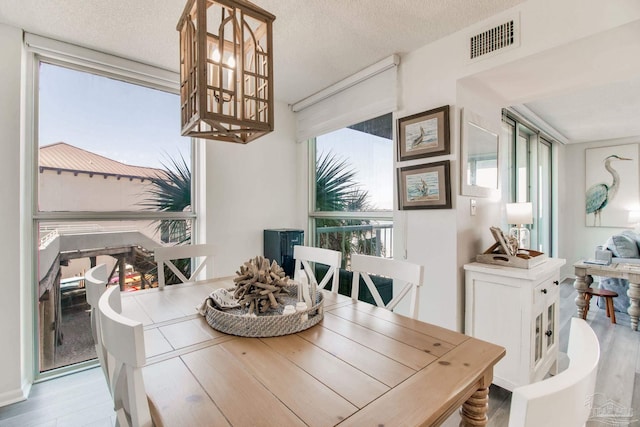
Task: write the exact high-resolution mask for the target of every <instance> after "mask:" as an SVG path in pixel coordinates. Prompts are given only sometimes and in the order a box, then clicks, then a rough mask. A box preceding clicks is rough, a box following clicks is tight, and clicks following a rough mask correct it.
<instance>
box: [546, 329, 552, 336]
mask: <svg viewBox="0 0 640 427" xmlns="http://www.w3.org/2000/svg"><path fill="white" fill-rule="evenodd" d="M544 334H545V335H546V336H548V337H550V336H551V335H553V331H552V330H551V329H549V330H548V331H547V332H545V333H544Z"/></svg>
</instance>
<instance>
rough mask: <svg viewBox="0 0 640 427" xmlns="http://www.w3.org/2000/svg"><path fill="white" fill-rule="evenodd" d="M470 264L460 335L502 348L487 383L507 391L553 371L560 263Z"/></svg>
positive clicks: (554, 261) (466, 277)
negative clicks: (521, 265)
mask: <svg viewBox="0 0 640 427" xmlns="http://www.w3.org/2000/svg"><path fill="white" fill-rule="evenodd" d="M564 264H565V260H563V259H558V258H549V259H548V260H546V261H545V262H543V263H542V264H539V265H538V266H535V267H533V268H530V269H522V268H513V267H502V266H498V265H492V264H482V263H477V262H474V263H470V264H466V265H465V266H464V269H465V334H467V335H470V336H472V337H475V338H479V339H482V340H485V341H489V342H491V343H494V344H498V345H500V346H502V347H504V348H505V349H506V350H507V354H506V356H505V357H504V358H503V359H502V360H501V361H500V362H498V364H497V365H496V367H495V369H494V372H493V382H494V384H497V385H499V386H500V387H502V388H505V389H507V390H513V389H514V388H515V387H518V386H521V385H525V384H530V383H532V382H535V381H539V380H541V379H543V378H544V376H545V375H546V374H547V373H548V372H551V373H553V374H555V373H557V361H558V336H557V333H558V320H559V319H558V316H559V307H560V303H559V295H560V292H559V288H560V286H559V285H560V283H559V280H560V267H562V266H563V265H564Z"/></svg>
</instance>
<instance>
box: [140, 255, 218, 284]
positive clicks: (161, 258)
mask: <svg viewBox="0 0 640 427" xmlns="http://www.w3.org/2000/svg"><path fill="white" fill-rule="evenodd" d="M213 253H214V248H213V245H207V244H199V245H181V246H160V247H157V248H155V249H154V251H153V257H154V259H155V261H156V264H157V266H158V288H160V290H162V289H164V286H165V275H164V266H165V265H166V266H167V267H169V268H170V269H171V271H173V273H174V274H175V275H176V276H177V277H178V279H180V281H181V282H182V283H187V282H193V281H194V280H195V279H196V278H197V277H198V275H199V274H200V272H201V271H202V269H203V268H204V267H205V265H206V264H207V260H208V259H209V258H210V257H211V258H213ZM185 258H189V259H192V260H199V264H198V267H197V268H196V269H195V270H194V271H193V273H192V274H191V275H190V276H189V277H186V276H185V275H184V274H183V273H182V271H180V269H179V268H178V267H176V265H175V264H174V261H176V260H179V259H185ZM209 264H210V268H213V266H212V265H211V262H209ZM207 273H208V275H209V276H211V275H212V274H213V272H212V271H210V270H208V271H207Z"/></svg>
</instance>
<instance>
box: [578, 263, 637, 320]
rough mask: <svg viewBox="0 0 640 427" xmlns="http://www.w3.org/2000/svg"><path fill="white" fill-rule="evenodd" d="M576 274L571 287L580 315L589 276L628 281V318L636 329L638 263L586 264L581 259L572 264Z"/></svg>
mask: <svg viewBox="0 0 640 427" xmlns="http://www.w3.org/2000/svg"><path fill="white" fill-rule="evenodd" d="M573 267H574V269H575V274H576V281H575V282H574V284H573V287H574V288H575V289H576V291H578V296H577V297H576V306H577V307H578V316H579V317H582V314H583V312H584V309H585V307H586V306H587V302H586V300H585V298H584V292H585V291H586V290H587V288H589V287H590V286H591V283H593V277H591V276H605V277H615V278H618V279H627V280H628V281H629V289H628V290H627V295H628V296H629V303H630V304H629V309H628V310H627V312H628V313H629V318H630V319H631V329H632V330H634V331H637V330H638V317H640V265H635V264H624V263H619V264H611V265H598V264H586V263H584V262H582V261H580V262H577V263H575V264H573Z"/></svg>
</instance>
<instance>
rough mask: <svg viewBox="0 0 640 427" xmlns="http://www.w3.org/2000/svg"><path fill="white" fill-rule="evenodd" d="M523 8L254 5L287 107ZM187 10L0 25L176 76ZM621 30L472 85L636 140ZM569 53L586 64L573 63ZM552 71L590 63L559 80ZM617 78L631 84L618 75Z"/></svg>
mask: <svg viewBox="0 0 640 427" xmlns="http://www.w3.org/2000/svg"><path fill="white" fill-rule="evenodd" d="M523 1H524V0H476V1H469V0H253V2H254V3H255V4H257V5H258V6H260V7H262V8H264V9H266V10H268V11H269V12H271V13H273V14H274V15H275V16H276V21H275V23H274V52H275V64H274V69H275V94H276V99H277V100H279V101H283V102H286V103H289V104H292V103H295V102H297V101H300V100H301V99H304V98H306V97H307V96H309V95H311V94H313V93H315V92H317V91H319V90H321V89H323V88H325V87H327V86H329V85H331V84H333V83H336V82H338V81H340V80H342V79H344V78H345V77H347V76H350V75H351V74H353V73H355V72H357V71H359V70H361V69H363V68H366V67H367V66H369V65H371V64H373V63H375V62H377V61H379V60H381V59H383V58H385V57H387V56H389V55H391V54H393V53H399V54H402V53H405V52H409V51H411V50H414V49H416V48H418V47H421V46H424V45H426V44H428V43H430V42H432V41H434V40H437V39H439V38H442V37H445V36H447V35H449V34H452V33H454V32H456V31H458V30H461V29H463V28H465V27H467V26H470V25H472V24H474V23H476V22H478V21H481V20H483V19H485V18H488V17H490V16H492V15H495V14H496V13H499V12H501V11H503V10H506V9H509V8H511V7H513V6H515V5H517V4H519V3H522V2H523ZM185 3H186V0H0V22H1V23H6V24H9V25H13V26H16V27H19V28H23V29H24V30H26V31H28V32H32V33H35V34H39V35H43V36H48V37H52V38H55V39H58V40H62V41H66V42H70V43H73V44H78V45H81V46H85V47H89V48H93V49H96V50H99V51H104V52H108V53H113V54H116V55H119V56H122V57H126V58H131V59H136V60H139V61H142V62H145V63H149V64H152V65H157V66H160V67H163V68H166V69H170V70H174V71H177V70H178V32H177V31H176V24H177V21H178V18H179V17H180V15H181V13H182V9H183V7H184V4H185ZM628 27H629V28H628V29H627V30H625V31H624V32H623V31H620V32H618V33H617V34H612V36H611V37H609V38H612V40H609V38H607V37H600V35H598V36H597V37H596V38H597V39H596V40H589V41H588V42H589V44H587V45H585V46H578V48H577V49H573V51H571V52H569V51H559V52H558V53H557V54H556V55H555V57H554V56H553V54H552V55H550V58H551V60H549V61H547V63H540V64H538V65H539V67H538V71H536V72H531V70H532V65H531V63H530V62H531V61H529V62H526V63H521V64H515V65H514V66H511V65H509V66H505V67H500V69H499V70H495V72H489V74H491V73H493V75H488V76H479V77H478V81H480V80H483V82H482V84H484V85H486V86H487V87H488V88H490V89H491V90H493V91H494V92H496V93H497V94H499V95H501V96H503V97H504V99H510V100H514V104H516V106H517V105H520V104H522V105H524V106H525V107H526V108H527V109H528V110H529V111H532V112H534V113H535V114H537V115H538V116H539V117H541V118H542V119H543V120H545V121H546V122H547V123H549V124H551V125H552V126H553V127H554V128H555V129H556V130H557V131H558V132H559V133H560V134H561V135H563V136H564V140H565V142H586V141H597V140H602V139H614V138H625V137H630V136H640V120H638V119H637V117H638V114H640V113H638V112H639V111H640V80H639V79H638V77H636V76H638V75H640V55H637V52H639V51H640V26H628ZM612 46H614V47H615V48H612ZM596 51H597V52H599V53H598V55H595V56H594V55H593V52H596ZM573 52H577V54H578V55H580V54H581V55H583V57H579V58H572V55H576V53H573ZM603 57H606V60H603V59H602V58H603ZM533 61H535V58H534V59H533ZM580 61H582V62H580ZM558 64H562V65H563V66H566V65H567V64H569V65H571V64H588V65H587V66H584V65H582V69H579V68H578V69H575V70H571V71H567V72H564V73H560V72H559V71H558V70H559V68H558ZM603 67H605V68H610V69H612V70H613V71H611V70H608V71H607V72H606V73H600V74H601V75H602V79H601V80H602V81H601V82H599V83H598V84H594V83H593V82H590V83H589V84H584V83H585V82H580V81H579V80H580V78H579V77H580V76H582V75H583V74H584V70H593V71H594V72H597V73H599V72H600V69H602V68H603ZM621 72H624V73H626V74H627V75H629V76H633V77H625V78H622V77H621V76H620V74H621ZM542 75H547V78H546V79H545V80H544V86H548V87H549V88H550V89H551V88H553V87H554V85H555V86H558V87H560V85H561V84H564V85H565V86H566V87H569V88H570V87H572V85H575V86H576V89H579V90H576V91H571V90H569V89H567V90H562V91H560V92H561V93H555V94H553V96H540V97H538V98H535V97H532V96H531V94H530V93H527V92H526V91H527V90H528V89H529V88H531V87H535V86H536V85H535V84H532V82H531V81H530V79H532V78H533V79H538V81H539V80H540V78H541V77H540V76H542ZM577 77H578V78H577ZM567 79H569V80H568V81H569V83H567ZM574 80H575V81H576V82H575V83H574V82H573V81H574ZM596 80H597V79H596ZM579 83H581V84H579ZM584 88H587V89H586V90H585V89H584ZM550 92H551V90H550Z"/></svg>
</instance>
